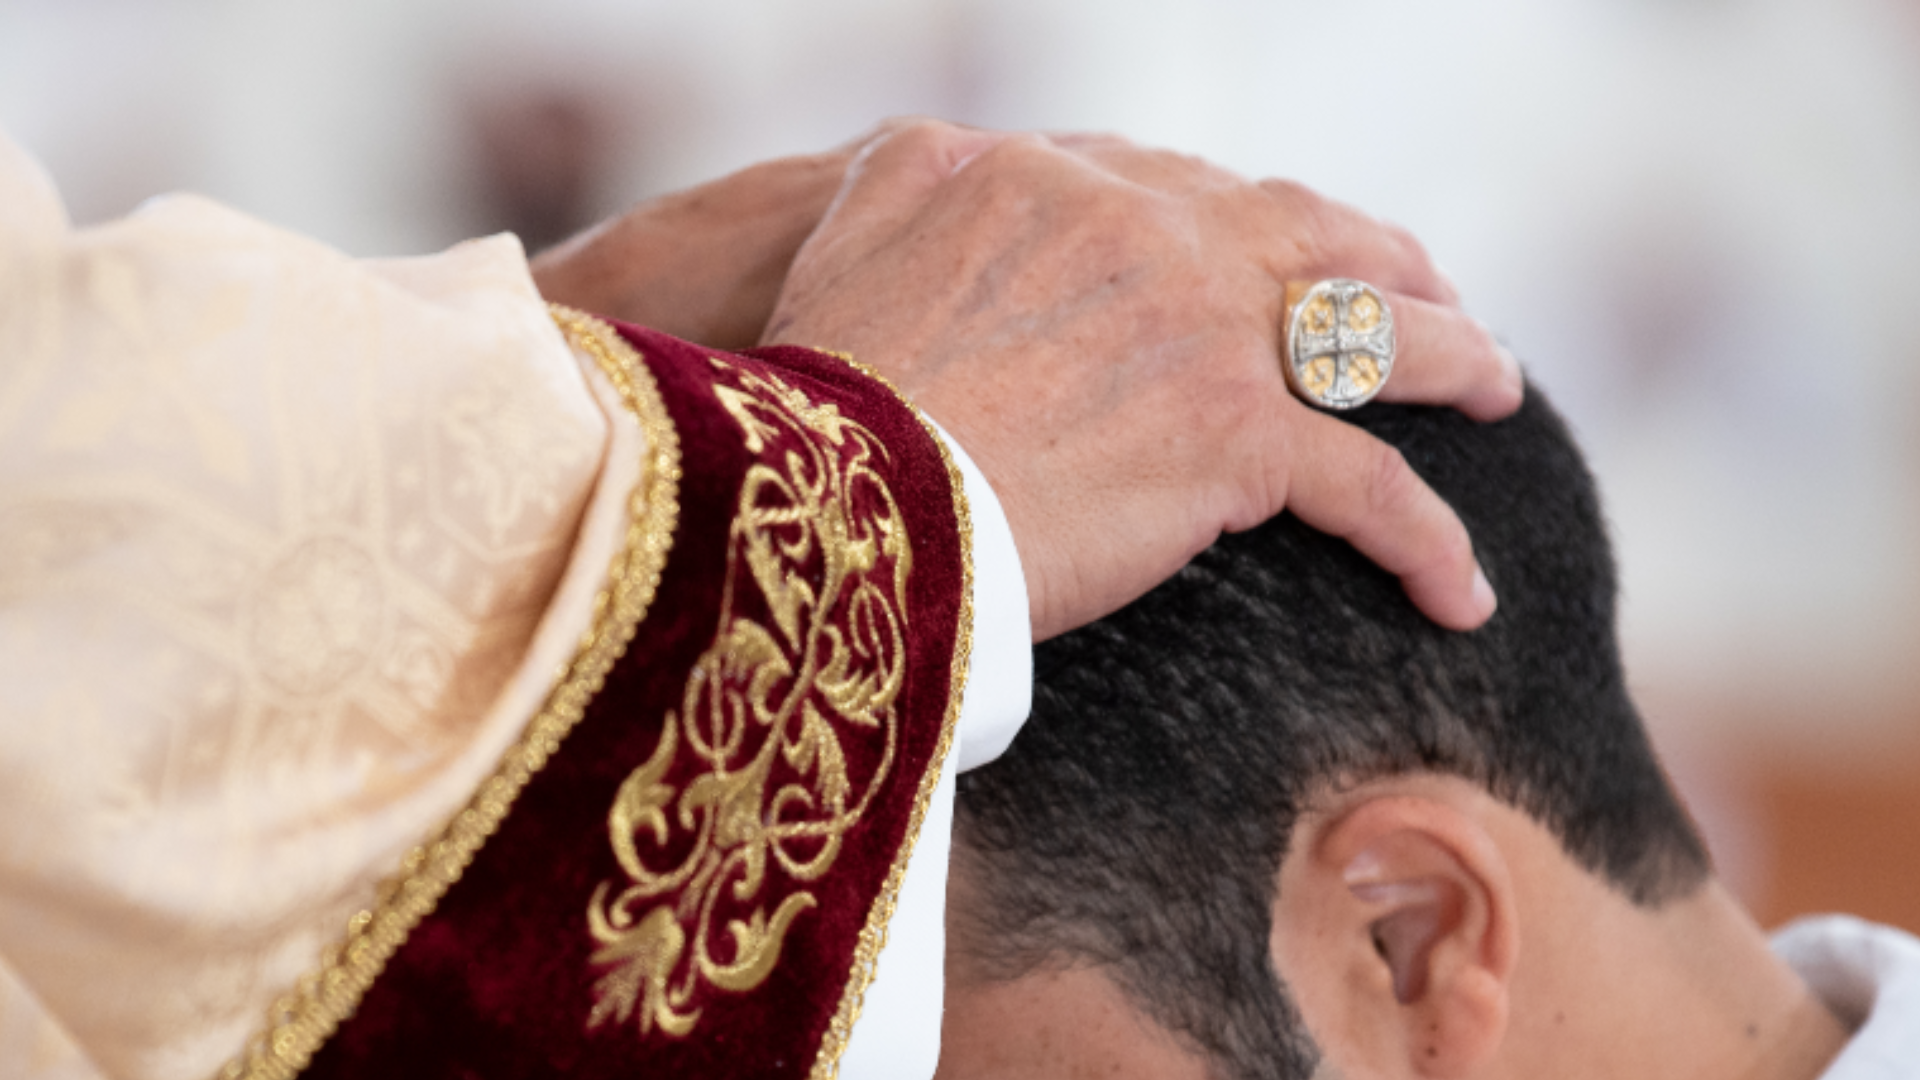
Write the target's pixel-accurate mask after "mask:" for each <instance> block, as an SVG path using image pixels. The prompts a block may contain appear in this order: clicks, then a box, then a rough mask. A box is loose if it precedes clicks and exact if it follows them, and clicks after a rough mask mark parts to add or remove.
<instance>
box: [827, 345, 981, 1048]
mask: <svg viewBox="0 0 1920 1080" xmlns="http://www.w3.org/2000/svg"><path fill="white" fill-rule="evenodd" d="M833 355H834V356H837V357H839V358H840V359H842V360H845V361H846V362H847V363H848V364H849V365H851V366H852V367H854V368H856V369H858V370H859V371H861V372H862V373H864V374H865V375H866V376H867V377H868V378H870V379H873V380H874V381H875V382H878V383H879V384H880V385H882V386H884V387H886V388H887V389H888V390H889V391H891V392H892V393H893V396H894V397H896V398H898V399H899V400H900V403H901V404H902V405H904V406H906V407H907V408H908V409H912V410H913V415H914V416H915V418H917V419H918V420H919V421H920V426H921V427H922V428H923V429H924V430H925V431H926V433H927V438H929V439H932V440H933V444H934V446H936V447H938V448H939V450H940V460H941V462H942V463H943V464H945V465H946V467H947V486H948V488H949V490H951V491H952V492H953V516H954V524H955V525H956V526H957V527H958V532H959V538H960V618H959V623H958V626H957V628H956V634H955V637H954V643H953V665H952V667H951V668H950V669H949V671H950V674H949V681H948V684H947V686H948V690H947V712H946V715H945V716H944V717H942V718H941V722H940V741H939V742H938V743H936V744H935V745H934V748H933V759H932V762H931V764H930V765H928V767H927V771H926V775H924V776H922V777H921V778H920V790H919V792H918V793H917V794H916V795H915V796H914V800H913V816H912V817H910V818H908V819H907V835H906V839H905V841H903V842H902V843H901V845H900V850H899V851H898V852H896V853H895V854H894V858H893V868H892V869H891V870H889V871H888V872H887V880H886V883H885V884H884V885H882V886H881V888H880V895H878V896H876V897H874V900H873V906H872V907H871V908H869V909H868V910H867V924H866V926H865V927H863V928H862V929H861V931H860V942H859V944H858V945H857V946H856V947H855V948H854V953H853V968H852V969H851V970H850V971H849V972H848V973H847V985H846V989H845V990H843V991H842V992H841V994H840V1006H839V1008H837V1009H836V1010H834V1014H833V1020H832V1021H831V1022H830V1023H829V1024H828V1025H827V1031H826V1034H825V1035H824V1036H822V1037H821V1040H820V1050H819V1053H817V1054H816V1055H814V1059H813V1068H812V1069H811V1070H809V1071H808V1074H807V1075H808V1080H836V1078H837V1077H838V1076H839V1075H840V1058H841V1056H842V1055H843V1054H845V1053H846V1051H847V1041H848V1040H849V1039H851V1038H852V1037H853V1025H854V1022H855V1021H857V1020H859V1019H860V1006H861V1003H862V1002H863V1001H864V1000H865V998H866V994H867V987H869V986H871V985H872V984H873V976H874V969H875V965H876V964H877V963H878V962H879V959H880V952H881V950H882V949H885V948H886V947H887V925H888V924H889V923H890V922H892V920H893V912H894V909H895V907H897V906H898V905H899V902H900V886H901V883H902V882H903V881H905V880H906V876H907V863H908V861H909V860H911V859H912V857H913V848H914V844H915V843H916V842H917V841H918V840H919V839H920V828H921V826H922V825H924V824H925V822H926V818H927V809H928V807H929V806H930V805H931V804H932V802H933V792H934V789H935V788H937V787H939V786H940V773H941V770H942V769H943V768H944V767H945V766H946V762H947V752H948V751H949V750H950V749H951V748H952V746H953V736H954V731H955V729H956V727H957V726H958V724H959V721H960V704H961V698H962V695H963V693H964V692H965V690H966V685H967V670H968V665H969V664H970V663H971V661H972V658H973V513H972V511H971V510H969V509H968V506H967V489H966V485H965V483H964V482H963V481H962V479H961V477H960V468H959V466H957V465H955V464H954V461H953V454H952V452H951V451H949V450H948V449H947V443H946V439H945V438H943V437H942V436H941V434H940V432H939V431H938V430H937V429H935V427H934V426H933V422H932V421H930V420H928V419H927V418H926V416H925V415H923V414H922V413H921V412H920V411H919V410H918V409H915V408H914V406H913V403H912V402H911V401H908V400H907V397H906V395H905V394H902V393H901V392H900V390H899V388H898V387H896V386H894V385H893V383H892V382H890V381H889V380H888V379H887V378H886V376H884V375H882V374H880V373H879V372H878V371H875V370H874V369H873V368H871V367H869V366H867V365H866V364H862V363H860V362H859V361H857V360H855V359H853V358H852V357H851V356H848V355H846V354H844V353H834V354H833Z"/></svg>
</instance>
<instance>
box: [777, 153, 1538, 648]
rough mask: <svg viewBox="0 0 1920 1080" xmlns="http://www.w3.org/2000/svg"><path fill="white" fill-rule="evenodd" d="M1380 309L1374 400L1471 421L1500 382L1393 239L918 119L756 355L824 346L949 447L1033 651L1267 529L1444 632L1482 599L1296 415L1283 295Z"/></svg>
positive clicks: (1343, 441) (841, 202)
mask: <svg viewBox="0 0 1920 1080" xmlns="http://www.w3.org/2000/svg"><path fill="white" fill-rule="evenodd" d="M1331 276H1347V277H1356V278H1360V279H1362V280H1365V281H1368V282H1370V283H1372V284H1373V285H1375V286H1376V287H1378V288H1381V289H1383V290H1385V291H1387V293H1388V296H1389V301H1390V303H1392V304H1393V308H1394V314H1395V318H1396V320H1397V323H1398V327H1397V328H1398V333H1399V339H1400V356H1399V358H1398V361H1397V362H1396V364H1395V367H1394V376H1393V380H1392V381H1391V382H1389V383H1388V385H1387V387H1386V389H1385V391H1384V392H1383V394H1382V397H1383V398H1385V399H1389V400H1400V401H1419V402H1428V403H1435V404H1450V405H1454V406H1456V407H1459V408H1461V409H1462V410H1464V411H1466V412H1467V413H1468V414H1470V415H1472V416H1474V417H1476V418H1479V419H1494V418H1497V417H1500V416H1504V415H1506V414H1508V413H1510V412H1512V411H1513V410H1514V409H1516V408H1518V407H1519V404H1520V396H1521V382H1520V372H1519V368H1518V366H1517V365H1516V364H1514V363H1513V361H1512V358H1511V357H1510V356H1508V355H1507V354H1506V353H1505V352H1504V351H1503V350H1501V349H1500V348H1499V347H1498V346H1497V345H1496V344H1495V343H1494V342H1493V340H1492V338H1491V337H1490V336H1489V335H1488V334H1487V332H1486V330H1485V329H1484V328H1483V327H1481V326H1480V325H1479V324H1478V323H1476V322H1474V321H1473V320H1472V319H1470V318H1468V317H1467V316H1466V315H1465V314H1463V313H1461V312H1460V311H1459V310H1458V308H1457V307H1455V306H1454V304H1455V297H1454V294H1453V290H1452V288H1451V287H1450V286H1449V285H1448V284H1447V283H1446V281H1445V279H1444V278H1443V277H1442V276H1441V275H1440V274H1439V273H1438V272H1437V271H1436V270H1435V269H1434V267H1433V265H1432V263H1431V262H1430V261H1429V260H1428V259H1427V257H1426V255H1425V253H1424V252H1423V251H1422V250H1421V248H1420V246H1419V245H1418V244H1417V243H1416V242H1415V241H1414V240H1413V239H1412V238H1411V237H1410V236H1408V235H1407V234H1406V233H1404V232H1402V231H1399V230H1396V229H1392V228H1389V227H1386V226H1383V225H1381V224H1379V223H1377V222H1375V221H1373V220H1371V219H1369V218H1367V217H1365V216H1364V215H1362V214H1359V213H1358V212H1356V211H1354V210H1351V209H1348V208H1346V207H1343V206H1341V205H1339V204H1336V203H1333V202H1330V201H1328V200H1325V199H1322V198H1320V197H1319V196H1317V195H1314V194H1313V193H1312V192H1310V191H1307V190H1306V189H1305V188H1302V187H1300V186H1298V185H1295V184H1289V183H1284V182H1277V181H1269V182H1266V183H1262V184H1251V183H1248V182H1246V181H1243V180H1241V179H1239V178H1237V177H1235V176H1232V175H1231V174H1228V173H1226V172H1223V171H1221V170H1219V169H1215V168H1213V167H1211V166H1208V165H1206V164H1204V163H1202V162H1199V161H1197V160H1194V159H1191V158H1185V157H1180V156H1177V155H1173V154H1167V153H1160V152H1154V151H1148V150H1142V149H1139V148H1137V147H1134V146H1132V145H1130V144H1128V143H1126V142H1124V141H1122V140H1119V139H1113V138H1099V137H1096V138H1084V137H1083V138H1080V139H1077V140H1074V141H1072V142H1070V143H1066V144H1065V145H1062V144H1057V143H1055V142H1053V141H1050V140H1048V139H1045V138H1041V137H1038V136H1010V135H1004V134H998V133H992V132H979V131H967V130H962V129H958V128H954V127H950V126H947V125H943V124H936V123H931V122H921V123H917V124H913V125H908V126H905V127H902V128H899V129H897V130H895V131H893V132H891V133H890V134H888V135H886V136H885V137H883V138H881V139H879V140H877V141H876V142H875V143H873V144H872V145H871V146H869V147H868V149H867V150H866V151H865V152H864V153H863V155H862V156H861V157H859V158H858V159H857V160H856V162H855V163H854V165H853V167H852V169H851V170H850V173H849V175H848V178H847V182H846V186H845V187H844V188H843V189H842V191H841V192H840V194H839V197H838V199H837V200H836V201H835V203H834V205H833V207H832V209H831V210H829V211H828V213H827V216H826V218H825V220H823V221H822V222H821V225H820V228H819V230H818V231H817V232H815V233H814V234H813V236H812V237H811V238H809V239H808V240H807V242H806V244H805V246H803V247H802V248H801V249H800V252H799V254H798V255H797V256H796V258H795V259H794V262H793V266H792V269H791V270H790V271H789V273H788V276H787V280H786V285H785V287H784V289H783V290H782V291H781V293H780V297H779V300H778V303H777V304H776V305H775V308H774V315H773V319H772V322H771V324H770V325H769V327H768V332H767V337H766V340H767V341H768V342H770V343H772V342H786V343H792V344H799V345H810V346H814V347H818V348H828V349H838V350H849V351H851V352H852V353H854V355H855V356H856V357H858V358H859V359H861V360H863V361H865V362H866V363H869V364H872V365H874V366H875V367H876V368H878V369H880V370H881V371H883V372H884V373H885V374H887V375H888V376H889V377H890V378H892V379H893V380H894V381H895V383H896V384H897V385H898V386H899V387H900V389H901V390H902V392H904V393H905V394H907V396H908V397H910V398H912V399H913V400H914V401H915V402H916V403H917V404H918V405H920V407H922V408H924V409H925V410H926V411H927V413H928V414H929V415H931V416H933V417H934V418H935V419H937V420H938V421H940V423H941V424H942V425H944V426H945V427H946V428H947V430H948V431H950V432H952V434H953V435H954V437H955V438H956V439H958V440H959V441H960V443H961V444H962V445H964V446H965V447H966V448H967V452H968V453H969V454H970V455H971V456H972V457H973V458H974V459H975V461H976V462H977V463H978V464H979V466H980V468H981V471H982V472H984V473H985V474H986V476H987V479H988V481H989V482H990V483H991V484H992V485H993V487H994V490H995V492H996V493H997V494H998V495H999V497H1000V499H1001V502H1002V504H1003V505H1004V507H1005V509H1006V512H1007V518H1008V520H1009V522H1010V523H1011V525H1012V527H1013V533H1014V539H1015V543H1016V544H1017V546H1018V548H1019V551H1020V558H1021V561H1022V564H1023V567H1024V569H1025V572H1026V576H1027V587H1028V593H1029V598H1030V600H1031V606H1032V612H1033V635H1034V639H1035V640H1040V639H1043V638H1046V637H1050V636H1052V635H1054V634H1057V633H1060V632H1062V631H1064V630H1067V629H1070V628H1072V627H1074V626H1077V625H1080V624H1082V623H1085V622H1088V621H1091V620H1093V619H1095V618H1098V617H1099V616H1100V615H1102V614H1105V613H1106V612H1108V611H1112V610H1113V609H1115V608H1117V607H1119V606H1121V605H1122V604H1125V603H1126V602H1127V601H1129V600H1131V599H1133V598H1134V597H1136V596H1138V595H1140V594H1141V593H1143V592H1145V591H1146V590H1147V589H1149V588H1151V587H1152V586H1153V585H1155V584H1156V583H1158V582H1159V581H1161V580H1163V579H1164V578H1166V577H1167V576H1169V575H1171V574H1172V573H1173V572H1174V571H1175V570H1177V569H1178V568H1179V567H1180V566H1182V565H1183V564H1184V563H1185V562H1186V561H1187V560H1188V559H1190V558H1192V556H1193V555H1194V554H1196V553H1197V552H1199V551H1201V550H1202V549H1204V548H1205V547H1206V546H1207V545H1209V544H1211V543H1212V542H1213V540H1214V539H1215V538H1216V537H1217V536H1218V535H1219V534H1220V532H1221V530H1223V529H1244V528H1249V527H1251V526H1253V525H1255V524H1258V523H1259V522H1261V521H1264V520H1265V519H1267V518H1268V517H1270V516H1272V515H1273V514H1275V513H1278V512H1279V511H1280V510H1281V509H1282V508H1283V507H1285V508H1288V509H1291V510H1292V511H1293V512H1294V513H1295V514H1297V515H1299V516H1300V517H1301V519H1303V520H1304V521H1306V522H1308V523H1309V524H1311V525H1314V526H1315V527H1317V528H1320V529H1323V530H1325V531H1327V532H1330V533H1334V534H1337V535H1340V536H1344V537H1346V538H1347V539H1348V540H1349V541H1351V542H1352V543H1353V544H1354V546H1355V547H1357V548H1358V549H1359V550H1361V551H1362V552H1364V553H1365V554H1367V555H1368V556H1369V557H1370V558H1372V559H1373V560H1374V561H1375V562H1377V563H1379V564H1380V565H1381V566H1383V567H1385V568H1386V569H1387V570H1389V571H1391V572H1392V573H1394V574H1396V575H1398V576H1399V577H1400V579H1401V581H1402V582H1403V584H1404V586H1405V588H1406V590H1407V593H1408V595H1409V596H1411V597H1412V599H1413V601H1414V602H1415V603H1416V604H1418V605H1419V606H1420V607H1421V608H1422V609H1423V610H1424V611H1426V612H1427V614H1428V615H1430V616H1431V617H1432V618H1433V619H1435V620H1436V621H1437V622H1440V623H1441V624H1443V625H1446V626H1450V627H1455V628H1459V629H1467V628H1471V627H1473V626H1477V625H1479V624H1480V623H1481V622H1483V621H1484V620H1485V619H1486V618H1487V617H1488V616H1489V615H1490V614H1492V611H1493V606H1494V599H1493V595H1492V591H1491V590H1490V589H1489V588H1488V587H1487V584H1486V580H1485V578H1484V576H1482V575H1480V574H1479V568H1478V566H1477V564H1476V563H1475V562H1474V559H1473V550H1472V545H1471V543H1470V541H1469V540H1468V537H1467V534H1466V531H1465V529H1464V528H1463V527H1462V526H1461V524H1460V521H1459V519H1458V518H1457V517H1455V516H1454V514H1453V512H1452V511H1451V510H1450V509H1448V507H1447V506H1446V504H1445V503H1444V502H1442V501H1441V500H1440V498H1439V497H1438V496H1436V495H1435V494H1434V493H1433V492H1432V490H1430V489H1429V488H1428V487H1427V486H1426V485H1425V483H1423V482H1422V481H1421V480H1420V479H1419V477H1418V476H1416V475H1415V474H1414V473H1413V471H1412V470H1411V469H1410V468H1409V467H1408V466H1407V465H1406V463H1405V461H1403V460H1402V459H1401V457H1400V455H1399V454H1398V453H1397V452H1396V451H1395V450H1393V449H1392V448H1391V447H1389V446H1387V445H1385V444H1384V443H1381V442H1379V441H1378V440H1376V439H1374V438H1373V437H1372V436H1370V435H1367V434H1366V433H1364V432H1362V431H1360V430H1359V429H1358V428H1356V427H1354V426H1352V425H1350V424H1347V423H1344V422H1343V421H1341V420H1339V419H1337V418H1336V417H1333V416H1330V415H1326V414H1323V413H1320V412H1317V411H1315V410H1313V409H1311V408H1309V407H1308V406H1306V405H1304V404H1302V403H1301V402H1300V401H1298V400H1296V399H1295V398H1294V397H1293V396H1292V395H1291V394H1290V393H1289V392H1288V391H1287V388H1286V385H1285V382H1284V380H1283V378H1282V376H1281V373H1280V361H1279V349H1280V343H1279V324H1280V316H1281V308H1282V304H1283V292H1284V288H1285V284H1286V282H1287V281H1288V280H1289V279H1307V280H1311V279H1316V278H1322V277H1331Z"/></svg>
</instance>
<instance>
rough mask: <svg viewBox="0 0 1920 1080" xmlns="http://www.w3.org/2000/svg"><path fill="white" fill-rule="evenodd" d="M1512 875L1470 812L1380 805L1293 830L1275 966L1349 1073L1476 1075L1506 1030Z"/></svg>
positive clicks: (1397, 800)
mask: <svg viewBox="0 0 1920 1080" xmlns="http://www.w3.org/2000/svg"><path fill="white" fill-rule="evenodd" d="M1515 900H1516V897H1515V894H1514V887H1513V881H1512V876H1511V873H1510V871H1509V867H1508V863H1507V860H1506V858H1505V856H1504V855H1503V854H1502V852H1501V850H1500V847H1499V846H1498V845H1497V844H1496V843H1495V842H1494V839H1493V837H1492V836H1491V834H1489V832H1488V831H1487V830H1486V828H1485V827H1484V826H1483V825H1482V823H1481V822H1480V821H1479V820H1478V819H1477V818H1476V817H1475V816H1474V815H1473V813H1472V811H1471V810H1470V809H1469V808H1467V807H1465V806H1461V805H1456V804H1455V803H1453V802H1450V801H1448V800H1446V799H1444V798H1436V797H1427V796H1424V795H1383V796H1378V797H1369V798H1365V799H1361V800H1358V801H1356V802H1354V803H1352V804H1351V805H1349V806H1347V807H1345V808H1343V809H1342V810H1341V811H1340V812H1338V813H1337V814H1332V815H1329V816H1327V817H1324V818H1322V817H1317V816H1310V817H1306V818H1303V819H1302V820H1301V822H1300V823H1299V824H1298V825H1296V827H1295V829H1294V835H1293V837H1292V844H1291V845H1290V850H1289V852H1288V855H1287V858H1286V861H1285V863H1284V864H1283V865H1282V867H1281V872H1280V887H1279V893H1278V896H1277V897H1276V899H1275V902H1274V925H1273V938H1272V946H1273V958H1274V964H1275V966H1276V968H1277V970H1278V971H1279V973H1280V976H1281V978H1283V979H1284V980H1286V982H1287V983H1288V985H1289V986H1290V987H1291V988H1292V989H1293V998H1294V1000H1295V1002H1296V1003H1297V1004H1298V1006H1299V1008H1300V1011H1301V1014H1302V1017H1303V1019H1305V1021H1306V1024H1307V1027H1308V1030H1309V1031H1311V1032H1312V1033H1313V1036H1314V1038H1315V1040H1316V1041H1317V1042H1318V1043H1319V1045H1320V1047H1321V1049H1322V1051H1323V1052H1324V1053H1325V1054H1326V1055H1327V1057H1328V1059H1329V1061H1330V1063H1331V1064H1333V1065H1334V1066H1335V1067H1336V1069H1337V1070H1338V1071H1339V1072H1340V1073H1341V1074H1342V1075H1365V1076H1420V1077H1445V1078H1454V1077H1467V1076H1472V1075H1474V1074H1476V1073H1478V1072H1479V1071H1481V1069H1482V1068H1483V1067H1484V1066H1486V1065H1488V1064H1489V1063H1491V1062H1492V1061H1493V1060H1494V1059H1495V1058H1496V1056H1497V1055H1498V1053H1499V1050H1500V1047H1501V1044H1502V1041H1503V1040H1504V1038H1505V1036H1506V1030H1507V1010H1508V1003H1509V994H1510V989H1511V980H1512V975H1513V969H1514V963H1515V960H1516V959H1517V956H1518V952H1519V927H1518V923H1517V922H1516V904H1515Z"/></svg>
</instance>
